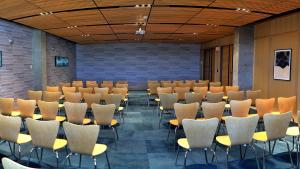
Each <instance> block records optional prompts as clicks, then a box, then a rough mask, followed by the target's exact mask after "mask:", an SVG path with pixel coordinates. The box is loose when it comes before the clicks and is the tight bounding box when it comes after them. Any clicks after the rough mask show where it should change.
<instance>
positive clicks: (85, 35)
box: [81, 34, 90, 37]
mask: <svg viewBox="0 0 300 169" xmlns="http://www.w3.org/2000/svg"><path fill="white" fill-rule="evenodd" d="M81 36H82V37H88V36H90V34H84V35H81Z"/></svg>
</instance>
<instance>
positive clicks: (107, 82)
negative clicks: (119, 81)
mask: <svg viewBox="0 0 300 169" xmlns="http://www.w3.org/2000/svg"><path fill="white" fill-rule="evenodd" d="M102 84H112V85H113V84H114V83H113V81H111V80H103V81H102Z"/></svg>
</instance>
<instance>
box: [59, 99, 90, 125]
mask: <svg viewBox="0 0 300 169" xmlns="http://www.w3.org/2000/svg"><path fill="white" fill-rule="evenodd" d="M64 106H65V110H66V115H67V119H68V121H69V122H71V123H75V124H82V123H83V120H84V118H85V114H86V110H87V104H86V103H70V102H65V103H64Z"/></svg>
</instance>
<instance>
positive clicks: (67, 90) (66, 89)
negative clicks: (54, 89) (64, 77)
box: [62, 86, 76, 95]
mask: <svg viewBox="0 0 300 169" xmlns="http://www.w3.org/2000/svg"><path fill="white" fill-rule="evenodd" d="M62 92H63V94H64V95H65V94H66V93H75V92H76V88H75V87H66V86H63V87H62Z"/></svg>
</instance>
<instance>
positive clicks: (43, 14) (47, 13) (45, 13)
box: [40, 12, 53, 16]
mask: <svg viewBox="0 0 300 169" xmlns="http://www.w3.org/2000/svg"><path fill="white" fill-rule="evenodd" d="M52 14H53V12H41V13H40V15H41V16H47V15H52Z"/></svg>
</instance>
